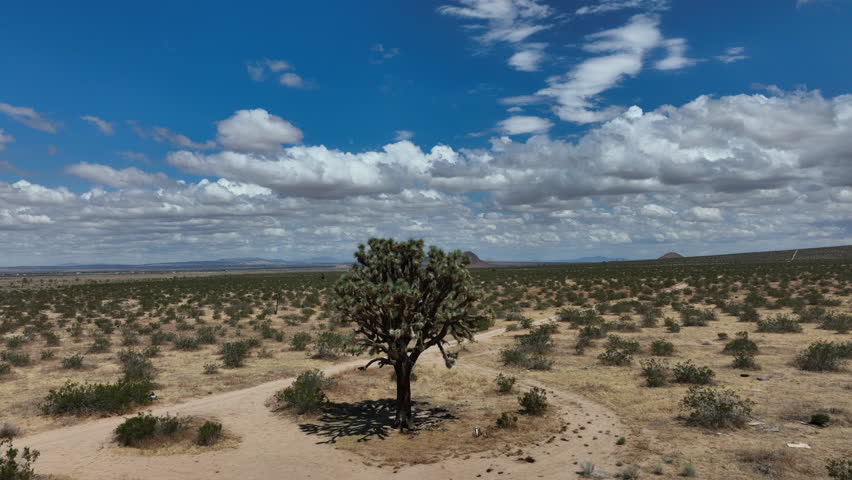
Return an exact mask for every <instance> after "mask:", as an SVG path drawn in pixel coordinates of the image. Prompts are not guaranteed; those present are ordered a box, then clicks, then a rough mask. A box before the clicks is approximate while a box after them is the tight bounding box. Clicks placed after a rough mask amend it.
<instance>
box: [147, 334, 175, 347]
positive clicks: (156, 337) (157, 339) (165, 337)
mask: <svg viewBox="0 0 852 480" xmlns="http://www.w3.org/2000/svg"><path fill="white" fill-rule="evenodd" d="M175 338H176V336H175V334H174V333H172V332H154V333H152V334H151V345H162V344H164V343H166V342H173V341H175Z"/></svg>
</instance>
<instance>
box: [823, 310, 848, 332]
mask: <svg viewBox="0 0 852 480" xmlns="http://www.w3.org/2000/svg"><path fill="white" fill-rule="evenodd" d="M819 328H823V329H826V330H834V331H836V332H837V333H848V332H849V331H850V330H852V315H849V314H846V313H834V312H832V313H830V314H827V315H826V316H825V318H823V320H822V323H821V324H820V326H819Z"/></svg>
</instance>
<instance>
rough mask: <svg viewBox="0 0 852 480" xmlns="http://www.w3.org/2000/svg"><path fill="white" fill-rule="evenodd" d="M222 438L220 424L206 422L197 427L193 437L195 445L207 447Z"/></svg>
mask: <svg viewBox="0 0 852 480" xmlns="http://www.w3.org/2000/svg"><path fill="white" fill-rule="evenodd" d="M221 437H222V424H221V423H219V422H213V421H209V420H208V421H206V422H204V425H202V426H200V427H198V432H196V435H195V444H196V445H201V446H203V447H208V446H210V445H213V444H214V443H216V442H218V441H219V438H221Z"/></svg>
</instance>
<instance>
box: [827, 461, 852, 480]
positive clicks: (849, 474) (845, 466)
mask: <svg viewBox="0 0 852 480" xmlns="http://www.w3.org/2000/svg"><path fill="white" fill-rule="evenodd" d="M825 469H826V470H828V476H829V477H831V478H833V479H835V480H852V459H849V458H836V459H833V460H829V461H828V463H827V464H826V465H825Z"/></svg>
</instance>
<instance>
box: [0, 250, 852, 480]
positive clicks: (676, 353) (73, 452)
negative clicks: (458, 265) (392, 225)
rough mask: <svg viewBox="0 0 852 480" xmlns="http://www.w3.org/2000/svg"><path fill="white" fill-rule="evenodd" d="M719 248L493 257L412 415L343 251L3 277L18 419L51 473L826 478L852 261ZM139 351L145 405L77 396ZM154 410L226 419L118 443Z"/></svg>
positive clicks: (16, 431) (10, 398)
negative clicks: (369, 326)
mask: <svg viewBox="0 0 852 480" xmlns="http://www.w3.org/2000/svg"><path fill="white" fill-rule="evenodd" d="M823 253H825V252H823ZM734 258H736V259H737V260H739V258H740V257H734ZM754 258H755V260H757V261H760V259H761V258H762V257H759V256H757V255H755V256H754ZM724 260H725V259H724V258H719V259H714V260H713V261H712V262H707V263H704V264H701V263H693V262H691V261H688V262H683V261H678V259H665V260H659V261H656V262H617V263H608V264H587V265H580V264H574V265H551V266H529V267H504V268H495V267H491V266H489V265H487V264H485V262H482V261H481V260H480V261H479V265H478V267H479V268H475V269H471V275H472V278H473V281H474V283H475V284H476V286H477V288H478V289H480V290H481V291H482V292H488V293H487V294H485V295H484V296H483V297H482V299H481V300H480V304H479V308H480V309H481V310H483V311H486V312H488V313H487V315H486V316H484V317H483V318H482V319H481V320H479V322H480V323H478V324H477V325H476V328H477V330H479V332H480V333H477V334H476V335H475V337H474V341H472V342H463V343H461V344H460V345H455V346H454V347H452V348H454V349H455V351H457V352H458V357H457V365H456V366H455V367H454V368H452V369H446V368H445V367H444V366H443V365H442V363H443V362H441V361H440V355H437V352H435V351H434V349H433V350H432V351H429V352H426V354H425V355H424V358H423V359H422V360H421V361H420V362H419V363H418V364H417V366H416V368H415V369H414V375H415V377H413V378H412V397H413V401H414V412H415V422H416V425H417V432H416V434H410V433H401V432H399V431H397V429H395V428H393V426H392V416H393V413H394V403H393V401H392V399H393V398H394V382H393V379H392V375H393V370H392V369H380V368H375V367H371V368H369V369H367V370H364V371H361V370H359V369H358V367H363V366H364V364H365V363H366V361H367V360H368V359H369V357H368V356H367V355H366V352H364V351H361V350H359V349H358V348H357V345H358V342H357V340H356V337H357V334H356V333H355V332H354V331H353V325H352V324H346V323H345V322H342V321H341V319H340V318H339V314H338V313H337V312H336V311H335V310H334V307H333V306H332V305H333V298H332V297H333V296H334V292H333V285H334V283H335V282H337V281H338V279H339V276H340V275H341V274H340V273H339V272H295V273H293V272H276V273H251V274H243V275H229V276H223V275H216V274H210V275H202V274H197V275H192V276H187V277H181V276H178V277H171V278H165V277H164V278H150V279H133V278H124V277H122V276H120V275H116V276H114V277H113V278H109V279H102V278H101V279H87V278H86V276H81V277H79V279H78V280H79V281H77V280H75V281H72V282H67V281H66V282H62V281H60V280H61V279H59V278H57V277H51V276H45V277H41V278H38V277H35V278H30V277H25V278H18V279H14V280H10V279H8V278H7V279H6V282H5V283H4V286H3V290H2V293H1V294H0V295H2V296H0V299H2V302H0V305H2V318H3V321H2V328H3V343H4V349H3V350H2V353H0V355H2V359H3V363H2V364H0V366H2V369H3V372H4V373H3V375H2V377H0V378H2V382H3V383H2V385H3V389H2V395H0V410H2V412H3V423H2V429H3V432H4V435H7V436H9V437H11V438H13V439H14V440H15V443H16V445H26V446H29V447H31V448H34V449H37V450H38V451H39V452H40V453H41V455H40V456H39V458H38V460H37V463H35V465H36V472H38V474H39V475H42V476H44V475H48V476H47V477H44V478H68V479H82V478H86V479H89V478H91V479H99V478H104V479H107V478H128V479H131V478H174V477H176V476H180V478H199V479H200V478H210V477H213V476H216V475H217V474H218V475H221V476H222V477H223V478H229V477H231V476H236V475H249V476H251V477H253V478H267V477H271V476H273V475H274V474H275V472H280V471H281V470H282V469H287V470H288V471H292V472H294V474H296V475H298V476H305V477H307V476H315V477H318V478H331V477H332V476H335V475H343V474H345V475H350V476H354V477H358V478H360V477H363V478H375V477H383V476H386V475H387V476H394V475H404V476H406V477H411V478H427V477H430V478H433V477H434V476H435V475H439V476H441V475H445V476H447V477H448V478H466V477H473V476H481V477H482V478H489V477H495V478H496V477H497V476H498V475H499V476H502V477H512V478H529V477H534V476H544V477H550V476H557V475H558V476H559V477H560V478H571V477H572V476H573V477H576V478H581V477H584V476H585V477H589V478H592V477H595V475H598V476H602V475H604V474H608V475H612V476H620V477H621V478H638V477H639V476H640V475H643V476H651V475H654V476H659V477H660V478H678V477H681V476H696V477H699V478H743V479H746V478H819V477H821V476H822V475H824V472H825V468H826V467H825V466H826V464H827V463H828V462H831V461H832V460H835V459H837V458H843V456H844V455H848V449H849V443H848V438H849V435H850V433H852V410H850V407H849V401H848V399H849V395H850V389H852V376H850V374H849V371H848V370H847V369H846V368H845V367H844V363H845V360H846V359H848V358H849V357H850V356H852V353H850V352H852V337H850V336H849V331H850V328H852V308H850V300H849V299H850V294H852V286H850V283H849V282H850V279H852V277H850V275H852V273H851V272H852V271H850V269H849V264H848V263H847V262H848V260H846V259H841V260H838V261H831V262H826V261H808V260H804V261H799V262H795V261H794V262H778V263H749V264H747V265H742V264H741V263H739V261H737V262H732V263H726V262H725V261H724ZM236 345H245V348H244V350H240V349H236V350H235V351H237V353H236V354H229V353H228V352H229V351H230V350H229V349H233V348H234V346H236ZM826 346H830V348H828V350H830V351H828V353H825V352H824V351H823V350H825V349H826ZM448 348H450V347H448ZM820 349H822V350H820ZM140 365H141V366H142V367H141V369H142V370H144V371H145V372H143V375H142V376H145V375H147V376H148V377H147V378H148V380H146V381H149V382H150V383H149V389H150V392H149V391H148V390H145V391H144V392H142V394H141V396H139V397H138V398H130V399H129V400H127V402H126V403H117V404H115V405H109V406H108V407H103V406H102V405H74V404H73V402H74V401H75V400H70V399H66V400H65V401H64V402H63V401H61V399H59V398H58V397H61V396H62V392H63V389H66V390H65V394H66V396H68V397H71V396H72V395H70V393H69V391H68V389H69V388H71V387H69V386H72V387H73V386H77V387H79V386H81V385H94V384H113V385H116V384H120V383H121V382H122V381H123V380H122V379H123V378H126V377H127V376H128V374H129V373H128V372H129V371H131V370H133V369H134V366H135V367H136V370H139V369H140ZM305 372H307V373H314V374H319V373H320V372H321V377H322V379H321V384H322V386H321V388H320V390H321V392H323V400H322V401H321V402H320V403H318V404H317V406H316V407H315V408H307V407H306V408H305V410H304V411H300V408H301V407H299V406H298V404H297V403H288V402H287V401H286V400H282V398H283V397H282V395H281V393H280V392H283V391H284V390H285V388H286V387H287V386H289V385H291V384H292V383H293V380H294V378H295V377H299V378H302V376H304V374H305ZM534 388H540V389H541V390H540V392H541V395H542V396H543V397H544V400H543V402H544V404H545V405H546V407H545V408H544V409H543V411H541V412H538V413H535V414H532V413H530V412H529V411H527V409H526V407H524V406H523V403H519V398H524V396H525V394H529V392H532V391H533V389H534ZM152 392H153V393H154V394H155V395H156V398H155V399H150V398H148V396H149V393H152ZM701 394H705V395H708V394H710V395H717V396H716V397H713V398H712V400H713V402H718V403H712V402H711V403H712V405H713V406H708V405H703V404H700V403H697V404H695V405H693V404H689V403H688V401H687V399H688V398H692V399H693V400H694V401H699V400H696V399H697V398H698V397H697V395H701ZM704 400H705V401H706V398H705V399H704ZM76 401H79V402H83V401H82V400H76ZM690 405H692V406H690ZM707 408H710V409H711V410H712V409H713V408H722V410H721V411H718V412H715V414H711V413H712V412H711V413H708V412H707V411H705V409H707ZM137 412H149V413H146V415H149V416H153V418H160V419H162V418H174V419H178V420H179V421H180V422H183V424H184V425H182V426H181V427H180V428H181V430H182V431H184V430H185V431H186V432H188V431H190V430H194V429H196V428H198V427H199V426H200V425H201V424H202V423H204V422H207V421H209V422H213V423H215V424H218V425H219V426H220V428H221V435H217V441H215V442H213V443H212V444H211V445H209V446H202V445H200V444H199V443H198V442H197V441H196V439H195V438H194V433H193V434H189V433H184V434H182V435H177V436H176V437H175V438H171V437H168V436H155V437H154V438H152V439H148V440H145V441H141V442H140V443H138V444H134V443H131V444H127V445H122V444H121V442H120V441H119V440H118V439H117V438H118V437H117V434H116V433H115V432H116V431H117V430H116V427H117V426H118V425H119V424H121V423H122V422H126V421H127V420H128V419H135V418H136V417H137V416H136V413H137ZM706 415H709V416H706ZM140 471H144V472H145V474H144V476H140V475H139V472H140ZM595 478H597V477H595Z"/></svg>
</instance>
